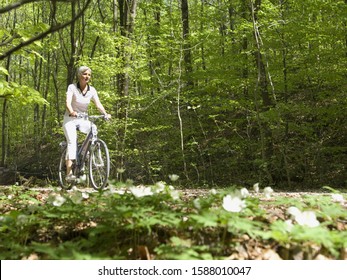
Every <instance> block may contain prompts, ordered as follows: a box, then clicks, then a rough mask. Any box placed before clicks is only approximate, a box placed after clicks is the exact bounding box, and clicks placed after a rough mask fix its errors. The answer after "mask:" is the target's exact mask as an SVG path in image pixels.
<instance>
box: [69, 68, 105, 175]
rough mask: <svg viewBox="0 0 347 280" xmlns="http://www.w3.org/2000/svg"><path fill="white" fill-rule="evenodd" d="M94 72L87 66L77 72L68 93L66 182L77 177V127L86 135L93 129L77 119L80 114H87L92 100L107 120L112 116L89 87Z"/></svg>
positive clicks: (85, 121) (84, 120) (95, 92)
mask: <svg viewBox="0 0 347 280" xmlns="http://www.w3.org/2000/svg"><path fill="white" fill-rule="evenodd" d="M91 75H92V70H91V69H90V68H89V67H87V66H81V67H79V68H78V70H77V80H78V82H77V83H75V84H70V85H69V86H68V88H67V92H66V111H65V114H64V122H63V129H64V134H65V137H66V142H67V152H66V158H65V159H66V180H67V181H73V180H75V179H76V176H75V175H73V174H72V163H73V160H76V152H77V127H78V128H79V130H80V131H81V132H83V133H85V134H87V133H89V131H90V129H91V125H90V122H89V121H88V120H87V119H85V118H77V116H78V115H79V114H86V113H87V111H88V105H89V103H90V101H91V100H92V101H93V102H94V104H95V106H96V108H97V109H98V110H99V111H100V113H101V114H103V115H105V117H106V118H108V119H109V118H111V115H109V114H107V113H106V110H105V108H104V106H103V105H102V104H101V102H100V100H99V97H98V93H97V91H96V90H95V88H94V87H92V86H91V85H89V82H90V79H91Z"/></svg>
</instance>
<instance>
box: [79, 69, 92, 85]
mask: <svg viewBox="0 0 347 280" xmlns="http://www.w3.org/2000/svg"><path fill="white" fill-rule="evenodd" d="M91 76H92V73H91V71H90V70H86V71H84V72H83V73H82V75H81V76H80V83H88V82H89V81H90V79H91Z"/></svg>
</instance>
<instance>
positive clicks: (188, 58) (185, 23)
mask: <svg viewBox="0 0 347 280" xmlns="http://www.w3.org/2000/svg"><path fill="white" fill-rule="evenodd" d="M181 13H182V35H183V60H184V68H185V73H186V76H187V77H186V79H187V86H188V87H191V86H193V82H192V79H191V77H190V76H191V73H192V72H193V68H192V54H191V45H190V42H189V34H190V30H189V6H188V0H181Z"/></svg>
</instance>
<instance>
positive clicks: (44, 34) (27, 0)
mask: <svg viewBox="0 0 347 280" xmlns="http://www.w3.org/2000/svg"><path fill="white" fill-rule="evenodd" d="M35 1H36V0H23V1H22V2H18V3H17V6H16V7H18V6H21V5H23V3H24V4H27V3H30V2H35ZM91 1H92V0H88V1H87V2H86V4H85V5H84V7H83V8H82V9H81V10H80V12H79V13H78V14H76V16H74V17H73V18H72V19H71V20H69V21H67V22H65V23H60V24H59V23H58V24H56V25H52V26H51V27H50V28H49V29H48V30H46V31H44V32H42V33H40V34H38V35H36V36H34V37H32V38H30V39H28V40H26V41H23V42H21V43H19V44H18V45H16V46H14V47H13V48H11V49H10V50H8V51H7V52H5V53H3V54H1V55H0V60H3V59H5V58H6V57H8V56H10V55H11V54H12V53H14V52H16V51H18V50H20V49H21V48H23V47H26V46H28V45H30V44H32V43H34V42H35V41H38V40H41V39H43V38H45V37H47V36H48V35H50V34H53V33H55V32H57V31H59V30H61V29H64V28H65V27H67V26H69V25H71V24H72V23H74V22H75V21H76V20H78V19H79V18H80V17H81V16H82V15H83V14H84V12H85V11H86V9H87V8H88V6H89V4H90V2H91ZM53 2H55V1H53ZM66 2H70V1H66ZM13 5H16V3H15V4H12V5H10V6H11V7H12V6H13ZM11 7H9V6H7V11H10V10H11ZM14 8H15V7H14ZM4 9H5V10H6V8H3V9H0V14H1V13H3V10H4ZM54 12H55V5H54Z"/></svg>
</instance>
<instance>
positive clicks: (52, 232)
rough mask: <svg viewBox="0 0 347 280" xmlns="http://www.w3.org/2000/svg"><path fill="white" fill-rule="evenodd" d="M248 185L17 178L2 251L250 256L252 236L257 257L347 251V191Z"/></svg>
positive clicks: (19, 255)
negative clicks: (76, 183)
mask: <svg viewBox="0 0 347 280" xmlns="http://www.w3.org/2000/svg"><path fill="white" fill-rule="evenodd" d="M244 191H245V189H243V190H241V191H240V192H239V191H238V190H237V188H236V189H235V188H233V189H230V190H220V191H216V190H211V191H210V192H208V193H203V195H202V196H199V197H198V198H193V199H190V198H189V196H188V197H183V196H182V194H181V198H179V196H178V194H179V192H180V191H179V190H177V189H175V188H174V187H172V186H171V185H168V184H165V183H163V182H158V183H156V184H155V185H151V186H134V185H133V184H132V183H131V182H128V183H126V184H117V185H111V187H110V188H109V189H107V190H105V191H104V192H95V191H94V192H93V191H92V192H87V191H86V190H78V189H77V188H74V189H72V190H71V191H68V192H63V191H61V190H59V189H54V188H51V191H49V192H42V191H41V190H40V189H38V190H25V189H24V188H23V187H21V186H13V187H10V188H6V189H2V191H1V208H0V211H1V215H0V239H1V243H0V249H1V250H0V257H1V259H26V258H33V257H34V258H38V259H139V258H148V257H151V258H155V259H200V260H201V259H203V260H208V259H225V258H229V257H230V255H233V254H235V253H236V254H237V257H242V251H239V250H240V249H239V248H240V246H241V247H242V246H245V245H246V244H248V245H247V248H248V250H249V252H247V254H248V258H249V259H252V258H262V257H263V256H262V253H261V252H264V251H266V250H267V248H269V246H271V248H273V250H274V251H275V252H276V253H277V254H278V255H279V256H280V257H281V258H284V259H291V258H294V255H292V254H293V252H294V251H295V252H297V251H298V250H299V251H300V252H303V253H304V254H306V255H305V256H306V257H305V256H303V257H302V258H304V259H311V258H315V256H316V255H318V254H320V255H324V256H325V257H326V258H332V259H340V258H345V257H346V256H345V255H344V253H343V252H344V251H345V250H346V249H347V243H346V230H345V229H346V197H344V196H342V195H341V194H339V195H338V196H335V197H334V196H330V195H329V194H327V195H323V196H316V195H314V196H311V195H307V196H306V197H305V196H304V197H300V198H286V197H278V196H277V195H276V196H274V197H271V199H269V198H265V197H264V195H265V193H264V195H263V194H259V193H258V194H257V193H251V194H249V192H246V193H245V192H244ZM230 194H232V195H236V196H237V197H239V198H240V199H241V201H242V200H243V201H244V202H245V203H246V207H245V208H243V209H241V210H240V211H238V212H229V210H227V209H228V208H227V207H226V206H225V203H226V202H225V201H224V198H225V197H226V196H227V195H230ZM336 199H338V200H339V202H337V201H336ZM313 201H314V203H312V202H313ZM295 203H297V204H295ZM293 205H297V206H299V208H302V210H304V209H305V210H310V211H315V212H316V213H317V218H318V220H319V222H318V224H315V225H313V224H311V225H310V224H309V223H310V221H308V220H306V221H303V220H294V219H293V217H291V216H290V214H289V212H287V211H289V210H288V209H289V206H293ZM280 209H281V210H280ZM278 210H280V211H278ZM275 211H277V212H275ZM274 213H275V214H274ZM251 244H257V246H256V248H254V250H255V251H254V252H253V251H252V249H251V247H252V245H251ZM144 250H146V251H147V253H146V254H144V253H143V251H144ZM312 250H313V251H315V253H314V254H313V253H312ZM239 254H240V255H239ZM259 254H260V255H259ZM234 258H235V257H234Z"/></svg>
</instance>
